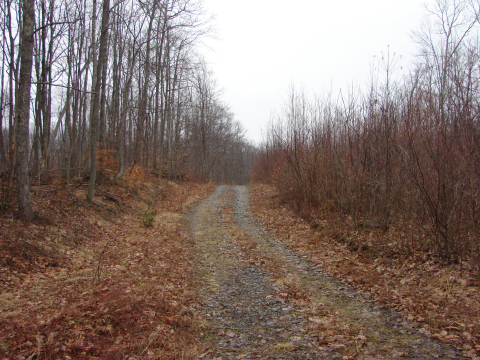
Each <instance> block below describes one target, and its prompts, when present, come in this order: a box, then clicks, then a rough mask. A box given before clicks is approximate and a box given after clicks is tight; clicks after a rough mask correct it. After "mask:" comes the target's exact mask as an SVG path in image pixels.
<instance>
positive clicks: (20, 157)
mask: <svg viewBox="0 0 480 360" xmlns="http://www.w3.org/2000/svg"><path fill="white" fill-rule="evenodd" d="M22 12H23V24H22V31H21V44H20V59H21V63H20V79H19V84H18V93H17V97H16V102H15V123H16V133H15V143H16V149H15V150H16V162H15V172H16V174H17V183H16V184H17V185H16V188H17V201H18V214H19V216H20V219H22V220H25V221H30V220H32V219H33V218H34V213H33V209H32V201H31V199H30V182H29V175H28V151H29V129H28V125H29V118H30V88H31V82H32V63H33V60H32V58H33V40H34V39H33V35H34V24H35V1H34V0H24V1H23V6H22Z"/></svg>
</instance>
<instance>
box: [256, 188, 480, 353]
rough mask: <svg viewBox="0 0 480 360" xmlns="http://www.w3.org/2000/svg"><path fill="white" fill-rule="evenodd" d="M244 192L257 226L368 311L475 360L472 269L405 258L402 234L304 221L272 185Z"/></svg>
mask: <svg viewBox="0 0 480 360" xmlns="http://www.w3.org/2000/svg"><path fill="white" fill-rule="evenodd" d="M249 189H250V195H251V201H252V211H253V213H254V214H255V215H256V216H257V218H258V220H259V222H260V223H261V225H262V226H263V227H264V228H265V229H268V231H270V232H271V233H272V234H274V235H275V237H276V238H277V239H279V240H281V241H282V243H284V244H285V246H287V247H288V248H289V249H290V250H292V251H294V252H295V253H296V254H298V255H299V256H301V257H304V258H306V259H308V260H309V261H310V262H311V263H313V264H314V266H315V267H316V268H318V269H320V270H321V271H322V272H323V273H325V274H328V275H330V276H332V277H333V278H336V279H338V280H340V281H341V283H342V286H346V285H348V286H352V287H354V288H355V289H356V290H357V291H358V292H361V293H364V294H366V295H368V297H369V298H371V299H372V300H374V301H375V302H374V304H375V305H374V306H376V307H378V308H388V309H392V310H394V311H396V312H397V313H398V314H399V316H400V317H401V320H402V321H405V322H408V323H410V324H411V326H413V327H414V328H415V329H416V330H418V331H419V332H420V333H423V334H425V335H426V336H428V337H430V338H434V339H438V340H440V341H441V342H443V343H447V344H450V345H452V346H454V347H455V348H457V349H458V351H459V352H460V353H461V354H462V355H463V356H465V357H466V358H471V359H480V294H479V291H478V290H479V288H478V279H477V278H476V277H475V275H474V274H473V273H472V272H469V271H467V270H465V269H462V268H461V265H460V264H454V265H451V264H445V263H442V262H441V261H440V260H439V259H436V258H435V257H433V256H432V255H430V254H428V253H425V252H421V251H420V250H417V251H414V252H412V253H406V252H405V251H404V250H403V249H404V248H405V246H404V245H405V242H406V241H407V240H406V239H405V238H406V233H407V232H408V231H406V230H405V229H401V228H398V229H396V228H392V229H390V230H389V232H388V233H385V232H383V231H382V230H379V229H366V230H364V229H359V228H358V227H352V226H351V225H349V223H348V221H347V220H345V219H342V218H338V217H337V216H335V215H333V214H328V213H327V214H326V213H322V214H318V215H317V216H316V217H315V216H314V217H313V219H312V218H310V219H309V220H308V221H307V220H304V219H301V218H300V217H299V216H298V215H297V214H295V213H294V212H293V211H292V210H290V209H289V208H288V206H287V205H286V204H285V203H283V202H282V201H281V199H280V198H279V196H278V195H277V192H276V190H275V189H274V188H273V187H271V186H268V185H258V184H256V185H252V186H250V187H249ZM466 265H468V264H465V263H464V264H463V266H466Z"/></svg>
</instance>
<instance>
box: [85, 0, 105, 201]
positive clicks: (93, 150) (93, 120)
mask: <svg viewBox="0 0 480 360" xmlns="http://www.w3.org/2000/svg"><path fill="white" fill-rule="evenodd" d="M109 18H110V0H104V1H103V10H102V28H101V30H100V31H101V33H100V49H99V54H98V62H97V64H96V65H97V71H96V76H95V79H94V81H95V84H94V85H95V87H94V91H93V102H92V105H91V106H92V109H91V112H90V159H91V163H90V179H89V183H88V192H87V202H89V203H92V202H93V195H94V193H95V181H96V178H97V141H98V124H99V119H98V115H99V108H100V86H101V84H102V79H103V71H104V69H105V66H104V64H105V63H106V61H107V40H108V25H109Z"/></svg>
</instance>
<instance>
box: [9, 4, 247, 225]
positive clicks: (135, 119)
mask: <svg viewBox="0 0 480 360" xmlns="http://www.w3.org/2000/svg"><path fill="white" fill-rule="evenodd" d="M1 12H2V36H3V41H2V52H3V56H2V62H1V66H2V80H1V81H2V92H1V97H0V101H1V115H0V129H1V133H0V141H1V143H0V172H1V175H2V179H3V180H4V181H2V189H1V196H0V198H1V199H0V203H1V205H2V207H6V206H10V205H12V204H15V202H17V203H18V208H19V210H20V216H21V217H22V218H24V219H25V220H29V219H31V218H32V217H33V211H32V210H31V209H28V207H29V206H30V207H31V205H27V204H28V203H29V202H30V201H29V199H28V194H29V190H28V184H29V181H35V182H36V183H39V184H40V183H42V182H43V181H46V180H47V179H48V178H50V177H51V176H60V177H62V178H64V179H65V180H66V186H67V187H69V186H70V185H71V183H72V181H77V180H79V179H82V178H88V179H89V192H88V195H87V201H89V202H91V201H92V198H93V194H94V190H95V181H96V176H97V175H98V174H99V173H101V172H104V171H105V170H107V172H108V177H109V178H115V181H117V182H118V181H119V179H120V177H121V176H122V174H123V173H124V171H125V170H126V169H128V168H130V169H132V168H133V167H139V168H141V169H143V171H148V172H153V173H155V174H157V175H158V176H166V177H169V178H172V179H176V178H190V179H193V180H196V181H210V180H216V181H226V182H238V183H244V182H246V181H247V180H248V175H246V174H247V173H248V166H249V165H248V164H249V161H250V160H249V159H251V158H252V156H253V148H252V146H251V145H249V144H248V143H247V141H246V139H245V137H244V134H245V131H244V129H243V128H242V126H241V125H240V124H239V123H238V122H237V121H236V120H235V119H234V116H233V114H232V113H231V111H230V110H229V108H228V106H227V105H225V104H224V103H223V102H222V99H221V92H220V90H219V88H218V86H217V84H216V82H215V79H214V77H213V74H212V73H211V70H210V69H209V67H208V65H207V64H206V63H205V60H204V59H203V58H202V55H201V54H200V51H199V46H200V45H201V41H202V39H204V38H205V37H207V36H210V35H211V29H210V26H211V19H210V18H209V17H208V16H207V15H206V14H205V13H204V10H203V8H202V4H201V2H200V1H196V0H153V1H147V2H144V1H141V2H135V1H129V0H126V1H114V2H110V1H108V0H104V1H102V2H97V0H92V1H81V2H75V3H69V2H66V1H63V0H60V1H58V0H57V1H55V0H39V1H37V2H36V3H35V2H28V1H16V0H5V1H3V2H2V6H1ZM30 68H31V70H30V71H29V69H30ZM30 104H31V106H30ZM15 134H16V135H15ZM15 164H16V165H15ZM97 165H98V166H99V168H98V169H97ZM15 181H16V182H15ZM14 184H16V191H14ZM22 194H23V195H22ZM12 201H13V202H12ZM24 203H25V204H24Z"/></svg>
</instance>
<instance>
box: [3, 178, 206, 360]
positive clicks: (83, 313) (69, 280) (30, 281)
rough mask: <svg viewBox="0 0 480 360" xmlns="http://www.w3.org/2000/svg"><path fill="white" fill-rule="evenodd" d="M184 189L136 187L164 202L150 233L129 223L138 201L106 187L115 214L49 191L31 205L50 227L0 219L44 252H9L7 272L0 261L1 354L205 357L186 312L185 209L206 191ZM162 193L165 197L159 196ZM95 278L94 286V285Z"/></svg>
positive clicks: (189, 303) (189, 302)
mask: <svg viewBox="0 0 480 360" xmlns="http://www.w3.org/2000/svg"><path fill="white" fill-rule="evenodd" d="M184 185H185V186H183V185H182V186H178V185H176V184H175V185H172V184H170V183H168V182H167V181H163V180H162V181H159V182H158V183H155V184H143V185H142V184H138V186H140V187H141V186H145V188H146V189H147V190H148V192H151V193H152V194H153V196H154V197H153V198H151V199H152V200H153V201H156V200H157V198H155V196H157V195H158V196H162V198H163V201H158V202H157V203H156V207H155V208H156V209H158V215H157V219H156V224H155V226H154V227H152V229H148V230H145V229H143V228H142V226H141V224H139V223H138V219H137V217H136V216H135V214H136V213H138V211H139V210H141V209H143V208H144V207H145V203H144V202H142V201H140V199H139V198H135V197H131V198H130V199H128V197H129V196H131V195H129V196H127V194H131V193H132V192H131V190H128V189H126V188H121V187H118V188H116V187H111V188H106V189H104V191H108V192H109V193H112V194H118V195H119V196H121V197H122V202H121V204H120V203H118V204H117V203H114V204H113V205H112V202H111V201H110V202H109V204H108V206H110V207H111V206H117V208H116V212H117V214H120V215H118V216H117V217H113V216H112V214H111V213H110V212H107V211H97V210H95V209H93V208H92V207H89V206H88V205H80V203H79V202H77V201H75V200H74V198H72V194H71V193H67V194H65V193H63V194H62V192H61V191H51V192H49V194H48V203H47V201H46V200H45V201H44V198H43V197H36V198H35V201H36V202H37V206H40V209H41V210H40V211H41V214H48V216H50V218H49V221H48V222H42V223H33V224H30V225H28V229H24V228H23V227H22V226H23V225H22V224H20V223H18V222H15V221H13V222H12V221H11V220H8V219H6V218H5V219H0V221H1V223H0V226H2V225H3V224H9V225H8V231H9V234H11V239H12V240H16V241H17V239H28V242H29V243H33V244H35V245H36V244H39V245H41V246H37V247H38V249H40V250H39V251H37V253H38V254H40V255H41V256H36V255H35V256H33V255H34V254H35V251H36V250H35V249H36V248H34V247H31V248H26V249H27V250H29V252H24V253H25V254H27V255H28V256H29V257H22V253H21V252H20V253H19V254H16V253H12V255H11V257H10V258H11V260H9V261H11V263H12V266H10V265H9V264H8V263H6V262H3V263H0V266H1V267H0V285H1V286H2V288H1V294H0V339H2V341H0V354H1V355H4V357H6V358H9V357H8V356H12V358H13V357H18V358H22V357H23V358H29V357H32V356H33V357H35V356H37V357H40V356H41V357H42V358H43V357H45V358H60V357H62V358H63V357H71V358H75V359H87V358H104V359H105V358H108V359H120V358H122V359H123V358H125V356H135V357H136V358H147V357H150V358H160V354H162V355H161V357H162V358H165V359H168V358H176V357H177V358H178V357H181V356H184V358H186V359H188V358H190V359H193V358H197V355H198V354H200V351H201V350H202V349H201V346H199V344H198V341H197V335H196V334H197V331H198V329H199V328H200V324H199V321H198V319H197V317H196V315H195V313H194V311H193V310H192V309H193V308H194V296H193V295H194V294H192V293H191V290H189V289H191V288H192V287H193V285H192V283H193V279H192V277H191V261H190V260H191V259H190V258H189V255H188V234H187V229H185V227H184V226H183V221H184V217H183V214H182V211H185V210H187V208H188V206H189V205H190V204H192V203H194V202H195V201H196V199H199V198H200V197H201V196H203V195H204V194H206V193H207V192H208V191H209V188H208V187H207V186H203V187H202V186H198V185H193V184H184ZM163 187H168V188H169V189H168V192H166V193H164V194H163V193H162V192H161V191H158V189H159V188H160V189H161V188H163ZM156 189H157V190H156ZM146 192H147V191H145V193H146ZM83 193H84V189H77V190H75V194H73V196H75V198H77V197H78V199H81V198H82V196H83ZM99 193H102V192H101V191H100V192H99ZM38 194H40V195H41V194H43V192H41V191H38ZM165 194H166V195H165ZM145 196H147V195H145ZM45 199H46V198H45ZM95 201H98V202H99V203H101V202H102V201H104V200H102V199H101V198H96V199H95ZM57 208H58V209H57ZM2 231H3V230H2ZM3 234H4V233H2V235H3ZM4 240H5V238H4V237H3V236H2V239H1V240H0V241H2V242H3V241H4ZM105 244H108V246H105ZM44 249H48V251H52V252H51V253H50V252H47V250H44ZM14 250H15V251H17V250H18V247H14ZM3 254H4V253H2V255H3ZM50 254H54V255H55V254H56V255H55V256H58V254H61V257H59V259H60V260H59V261H57V265H55V267H52V266H50V265H49V264H52V260H51V259H52V258H54V257H52V256H51V255H50ZM100 255H101V256H100ZM0 260H1V259H0ZM25 261H28V263H27V262H25ZM16 263H19V264H21V265H22V266H20V265H15V264H16ZM99 264H100V265H101V266H99ZM19 270H21V272H19ZM95 271H96V272H97V274H96V276H97V279H98V280H99V281H98V282H97V283H93V284H92V278H93V275H94V274H95ZM99 273H100V276H99V277H98V274H99ZM2 284H3V285H2ZM40 354H41V355H40Z"/></svg>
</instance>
